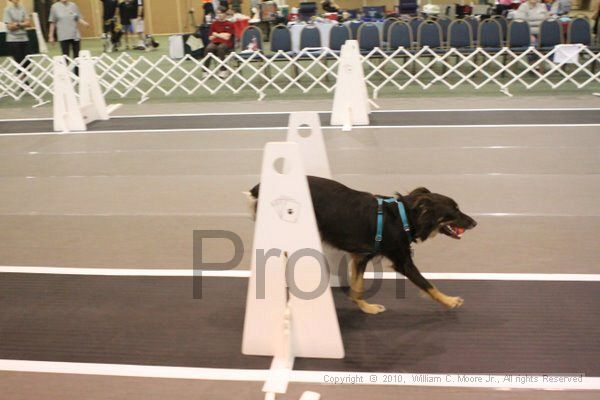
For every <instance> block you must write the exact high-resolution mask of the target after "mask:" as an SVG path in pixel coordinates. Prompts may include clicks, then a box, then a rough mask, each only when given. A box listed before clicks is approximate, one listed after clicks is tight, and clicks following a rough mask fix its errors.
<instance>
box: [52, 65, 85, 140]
mask: <svg viewBox="0 0 600 400" xmlns="http://www.w3.org/2000/svg"><path fill="white" fill-rule="evenodd" d="M52 60H53V68H54V99H53V112H54V131H55V132H61V131H62V132H70V131H85V130H86V126H85V121H84V120H83V115H82V114H81V109H80V108H79V103H78V102H77V98H76V97H75V89H73V82H72V81H71V77H70V76H69V70H68V69H67V63H66V60H65V58H64V57H63V56H55V57H54V58H53V59H52Z"/></svg>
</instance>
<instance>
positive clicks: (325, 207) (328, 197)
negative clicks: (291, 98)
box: [250, 176, 477, 314]
mask: <svg viewBox="0 0 600 400" xmlns="http://www.w3.org/2000/svg"><path fill="white" fill-rule="evenodd" d="M308 184H309V187H310V193H311V197H312V202H313V207H314V210H315V215H316V219H317V224H318V227H319V231H320V233H321V239H322V240H323V241H324V242H326V243H328V244H329V245H331V246H333V247H335V248H338V249H340V250H343V251H346V252H348V253H350V254H351V256H352V262H351V277H350V297H351V299H352V301H354V302H355V303H356V304H357V305H358V306H359V307H360V309H361V310H363V311H364V312H366V313H369V314H377V313H380V312H382V311H385V307H383V306H382V305H379V304H370V303H368V302H367V301H366V300H364V298H363V292H364V280H363V274H364V272H365V268H366V266H367V263H368V262H369V261H370V260H371V259H373V258H374V257H377V256H384V257H386V258H388V259H389V260H390V261H391V262H392V263H393V267H394V269H395V270H396V271H397V272H399V273H401V274H403V275H404V276H406V277H407V278H408V279H409V280H410V281H411V282H412V283H414V284H415V285H417V286H418V287H419V288H420V289H422V290H423V291H425V292H426V293H428V294H429V296H431V298H433V299H434V300H436V301H437V302H439V303H441V304H443V305H444V306H446V307H448V308H455V307H459V306H460V305H461V304H462V303H463V300H462V299H461V298H460V297H452V296H447V295H445V294H443V293H442V292H440V291H439V290H438V289H437V288H435V287H434V286H433V285H432V284H431V283H430V282H429V281H428V280H427V279H425V277H423V275H421V273H420V272H419V270H418V269H417V267H416V266H415V264H414V262H413V260H412V254H411V244H412V242H417V241H425V240H427V239H429V238H431V237H433V236H435V235H436V234H438V233H443V234H444V235H447V236H450V237H451V238H454V239H460V237H461V235H462V234H463V233H464V231H465V230H467V229H472V228H474V227H475V226H476V225H477V222H475V220H474V219H473V218H471V217H469V216H468V215H466V214H464V213H463V212H461V211H460V210H459V208H458V205H457V204H456V202H455V201H454V200H452V199H451V198H449V197H446V196H443V195H441V194H437V193H431V192H430V191H429V190H428V189H426V188H423V187H421V188H418V189H415V190H413V191H412V192H410V193H409V194H408V195H406V196H402V195H400V194H399V193H396V196H395V198H394V199H393V200H391V201H388V202H385V201H381V202H378V201H377V199H378V198H383V197H382V196H378V195H373V194H371V193H367V192H360V191H357V190H353V189H350V188H349V187H347V186H344V185H342V184H341V183H339V182H336V181H333V180H330V179H324V178H317V177H313V176H309V177H308ZM258 192H259V185H256V186H255V187H254V188H252V190H251V191H250V195H251V197H252V199H253V200H256V199H258V195H259V193H258ZM379 203H381V204H379ZM398 203H401V205H400V206H399V205H398ZM401 206H404V209H405V212H406V218H407V219H408V221H405V222H404V223H403V220H402V217H401V214H400V208H401ZM378 210H380V211H381V218H380V222H379V224H380V225H382V229H381V232H380V233H381V235H380V238H378V240H376V235H377V231H378V229H377V226H378ZM406 224H408V226H407V227H405V225H406Z"/></svg>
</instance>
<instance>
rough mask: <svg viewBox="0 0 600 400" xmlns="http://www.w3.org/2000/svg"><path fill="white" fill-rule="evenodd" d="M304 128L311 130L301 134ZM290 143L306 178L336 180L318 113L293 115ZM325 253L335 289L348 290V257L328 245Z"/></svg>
mask: <svg viewBox="0 0 600 400" xmlns="http://www.w3.org/2000/svg"><path fill="white" fill-rule="evenodd" d="M302 126H306V127H307V128H308V129H304V130H300V128H301V127H302ZM286 141H287V142H294V143H298V145H299V147H300V155H301V157H302V161H303V162H304V167H305V169H306V175H312V176H318V177H321V178H327V179H331V178H332V176H331V169H330V167H329V158H328V157H327V149H326V147H325V139H324V137H323V131H322V129H321V121H320V119H319V114H318V113H316V112H313V111H301V112H293V113H290V119H289V122H288V133H287V139H286ZM323 251H324V254H325V258H326V259H327V263H328V265H329V271H330V285H331V287H340V286H347V285H348V276H347V272H348V270H347V262H348V256H347V254H346V253H345V252H343V251H340V250H337V249H335V248H333V247H331V246H326V245H325V244H324V243H323ZM344 264H346V265H344ZM343 275H346V276H343Z"/></svg>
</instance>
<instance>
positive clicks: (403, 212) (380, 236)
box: [375, 197, 412, 252]
mask: <svg viewBox="0 0 600 400" xmlns="http://www.w3.org/2000/svg"><path fill="white" fill-rule="evenodd" d="M384 202H385V203H396V205H397V206H398V214H400V219H401V220H402V228H403V229H404V232H406V236H408V242H409V243H411V242H412V235H411V233H410V224H409V223H408V216H407V215H406V208H405V207H404V204H402V202H401V201H398V200H397V199H396V198H394V197H389V198H381V197H377V233H376V234H375V252H378V251H379V249H380V247H381V241H382V240H383V203H384Z"/></svg>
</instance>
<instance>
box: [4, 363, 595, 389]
mask: <svg viewBox="0 0 600 400" xmlns="http://www.w3.org/2000/svg"><path fill="white" fill-rule="evenodd" d="M0 371H11V372H37V373H57V374H76V375H104V376H126V377H139V378H166V379H193V380H219V381H246V382H248V381H254V382H256V381H259V382H260V381H265V380H266V379H267V377H268V374H269V370H265V369H257V370H252V369H226V368H190V367H166V366H144V365H127V364H93V363H69V362H52V361H26V360H1V359H0ZM290 382H297V383H315V384H354V385H389V386H405V385H406V386H431V387H462V388H496V389H537V390H598V389H600V378H598V377H586V376H582V375H581V374H577V375H575V374H574V375H566V374H547V375H541V374H539V375H538V374H536V375H533V374H502V375H483V374H426V373H415V374H409V373H393V372H390V373H371V372H344V371H298V370H293V371H292V372H291V374H290Z"/></svg>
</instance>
